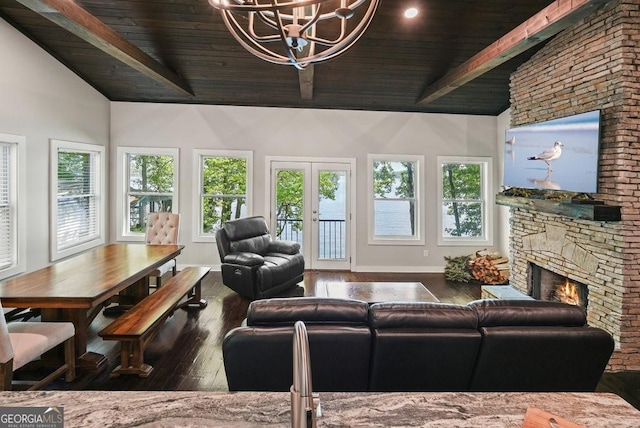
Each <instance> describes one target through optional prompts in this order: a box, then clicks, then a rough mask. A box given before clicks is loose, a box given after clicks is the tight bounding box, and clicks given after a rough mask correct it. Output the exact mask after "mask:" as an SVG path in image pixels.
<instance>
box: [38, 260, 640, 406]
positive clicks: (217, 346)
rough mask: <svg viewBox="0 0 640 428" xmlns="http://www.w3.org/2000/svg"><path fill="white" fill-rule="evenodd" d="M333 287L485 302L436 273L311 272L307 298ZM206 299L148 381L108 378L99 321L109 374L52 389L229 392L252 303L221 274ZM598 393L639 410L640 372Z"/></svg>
mask: <svg viewBox="0 0 640 428" xmlns="http://www.w3.org/2000/svg"><path fill="white" fill-rule="evenodd" d="M329 281H338V282H340V281H344V282H348V281H412V282H413V281H415V282H422V283H423V284H425V285H426V286H427V288H428V289H429V290H430V291H431V292H432V293H433V294H434V295H435V296H436V297H437V298H438V299H439V300H440V301H441V302H447V303H456V304H466V303H468V302H470V301H472V300H475V299H479V298H480V286H479V285H478V284H477V283H476V284H463V283H451V282H448V281H446V280H445V279H444V275H443V274H437V273H434V274H406V273H351V272H343V271H307V272H305V278H304V283H303V285H304V294H305V295H314V293H315V288H316V284H320V283H323V282H329ZM300 291H302V290H301V289H300V290H298V292H300ZM202 293H203V297H204V298H205V299H207V300H208V302H209V305H208V306H207V308H205V309H204V310H188V311H187V310H178V311H176V313H175V314H174V315H173V316H172V317H171V318H169V320H168V321H167V322H166V323H165V324H164V325H163V326H162V327H161V329H160V331H159V333H158V335H157V336H156V337H155V338H154V339H153V340H152V341H151V343H149V345H148V347H147V349H146V351H145V361H146V362H147V363H148V364H151V365H152V366H153V367H154V369H153V372H152V373H151V375H150V376H149V377H148V378H146V379H141V378H139V377H137V376H120V377H118V378H114V379H111V378H109V373H110V372H111V371H112V370H113V369H114V368H115V367H116V366H117V365H118V364H119V359H120V356H119V345H118V344H117V342H110V341H103V340H102V338H100V337H99V336H97V332H98V331H100V330H101V329H102V328H104V327H105V326H106V325H107V324H108V323H110V322H111V321H112V320H113V318H110V317H105V316H103V315H99V316H98V317H97V318H96V319H95V321H94V322H93V324H92V325H91V330H90V337H89V350H90V351H94V352H99V353H101V354H104V355H106V356H107V358H108V360H109V364H108V367H107V369H106V370H105V371H104V372H102V373H100V374H98V375H97V376H96V375H86V374H85V375H81V376H79V377H78V378H77V379H76V380H75V381H74V382H72V383H69V384H67V383H65V382H64V381H62V380H60V381H56V382H55V383H54V384H52V385H51V386H50V388H49V389H66V390H116V391H120V390H150V391H163V390H167V391H171V390H181V391H227V382H226V377H225V373H224V366H223V362H222V349H221V344H222V340H223V338H224V336H225V334H226V333H227V332H228V331H229V330H230V329H232V328H234V327H237V326H239V325H240V323H241V322H242V320H243V319H244V318H245V316H246V312H247V307H248V305H249V301H248V300H247V299H245V298H243V297H241V296H239V295H238V294H236V293H235V292H233V291H232V290H231V289H229V288H227V287H225V286H224V285H223V284H222V280H221V276H220V273H219V272H211V273H209V274H208V275H207V277H206V278H205V279H204V281H203V284H202ZM294 294H295V293H294ZM598 391H601V392H613V393H616V394H618V395H619V396H621V397H623V398H624V399H625V400H627V401H628V402H629V403H631V404H632V405H633V406H635V407H636V408H638V409H640V372H623V373H605V375H604V376H603V378H602V380H601V382H600V385H599V386H598Z"/></svg>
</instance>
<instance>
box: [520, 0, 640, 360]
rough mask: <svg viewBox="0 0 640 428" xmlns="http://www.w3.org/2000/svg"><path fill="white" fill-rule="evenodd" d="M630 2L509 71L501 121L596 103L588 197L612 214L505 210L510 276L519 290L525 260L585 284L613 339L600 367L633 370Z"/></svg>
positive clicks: (637, 5)
mask: <svg viewBox="0 0 640 428" xmlns="http://www.w3.org/2000/svg"><path fill="white" fill-rule="evenodd" d="M639 58H640V0H613V1H611V2H609V3H608V4H607V5H606V6H604V7H603V8H602V9H600V10H598V11H596V12H595V13H594V14H592V15H591V16H589V17H587V18H585V19H584V20H583V21H581V22H578V23H576V24H575V25H573V26H571V27H569V28H567V29H566V30H564V31H563V32H561V33H560V34H558V35H557V36H556V37H554V38H553V39H552V40H550V41H549V42H548V43H547V44H546V45H545V46H544V47H543V48H542V49H540V50H539V51H538V52H537V53H535V54H534V55H533V56H532V57H531V58H530V59H529V61H527V62H526V63H524V64H522V65H521V66H520V67H519V68H518V69H517V70H516V71H515V72H514V73H513V74H512V75H511V110H510V114H511V123H510V126H511V127H514V126H520V125H525V124H529V123H535V122H540V121H543V120H549V119H554V118H559V117H565V116H569V115H572V114H577V113H583V112H586V111H591V110H596V109H599V110H600V111H601V114H602V115H601V144H600V157H599V163H600V165H599V169H598V190H599V191H598V193H597V194H595V195H594V197H595V199H597V200H600V201H603V202H605V203H606V204H609V205H617V206H620V207H621V221H612V222H604V221H588V220H580V219H575V218H569V217H566V216H561V215H556V214H547V213H543V212H540V211H535V210H530V209H526V208H516V207H512V208H511V209H510V212H511V217H510V226H511V230H510V236H509V249H510V259H511V263H512V271H511V277H510V282H511V284H512V286H513V287H515V288H516V289H518V290H520V291H522V292H524V293H526V289H527V288H526V287H527V267H528V263H529V262H533V263H535V264H537V265H539V266H541V267H543V268H545V269H549V270H551V271H554V272H556V273H559V274H563V275H565V276H568V277H569V278H571V279H575V280H577V281H579V282H582V283H584V284H586V285H587V286H588V289H589V304H588V308H587V319H588V322H589V324H590V325H593V326H596V327H600V328H603V329H605V330H606V331H608V332H609V333H611V334H612V336H613V337H614V339H615V342H616V348H615V351H614V354H613V355H612V357H611V360H610V361H609V366H608V370H610V371H620V370H640V97H639V96H638V94H640V61H639Z"/></svg>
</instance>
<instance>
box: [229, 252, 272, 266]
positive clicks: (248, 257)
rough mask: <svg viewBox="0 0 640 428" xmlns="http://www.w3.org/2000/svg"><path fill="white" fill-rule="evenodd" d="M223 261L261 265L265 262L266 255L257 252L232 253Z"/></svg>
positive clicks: (235, 263)
mask: <svg viewBox="0 0 640 428" xmlns="http://www.w3.org/2000/svg"><path fill="white" fill-rule="evenodd" d="M223 261H224V262H225V263H231V264H234V265H242V266H261V265H263V264H264V257H262V256H261V255H260V254H256V253H231V254H227V255H226V256H225V258H224V260H223Z"/></svg>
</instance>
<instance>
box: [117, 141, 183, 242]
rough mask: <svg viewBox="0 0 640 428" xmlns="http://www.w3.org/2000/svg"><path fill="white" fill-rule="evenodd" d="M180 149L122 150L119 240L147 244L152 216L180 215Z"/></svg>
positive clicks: (124, 148) (119, 188)
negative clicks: (149, 221)
mask: <svg viewBox="0 0 640 428" xmlns="http://www.w3.org/2000/svg"><path fill="white" fill-rule="evenodd" d="M178 153H179V150H178V149H162V148H148V147H144V148H142V147H118V178H117V180H118V183H117V185H118V187H117V188H118V191H119V194H118V198H117V202H116V206H117V212H118V213H119V214H120V215H118V219H117V221H118V225H117V227H118V240H127V241H144V234H145V230H146V222H147V217H148V216H149V213H152V212H174V213H177V212H179V208H178V177H179V174H178V165H179V159H178Z"/></svg>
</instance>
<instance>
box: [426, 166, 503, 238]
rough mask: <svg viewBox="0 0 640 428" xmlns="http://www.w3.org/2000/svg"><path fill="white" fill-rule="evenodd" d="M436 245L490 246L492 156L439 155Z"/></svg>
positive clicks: (491, 234)
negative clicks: (438, 205)
mask: <svg viewBox="0 0 640 428" xmlns="http://www.w3.org/2000/svg"><path fill="white" fill-rule="evenodd" d="M438 165H439V167H438V175H439V177H438V182H439V185H438V194H439V199H440V207H441V209H440V210H439V211H440V212H439V216H438V229H439V231H440V232H439V234H438V244H439V245H477V244H485V245H493V238H492V236H493V233H492V231H491V230H490V225H491V213H492V210H491V207H493V196H492V194H490V192H489V191H488V189H490V188H491V186H490V185H489V177H491V158H467V157H438Z"/></svg>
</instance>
